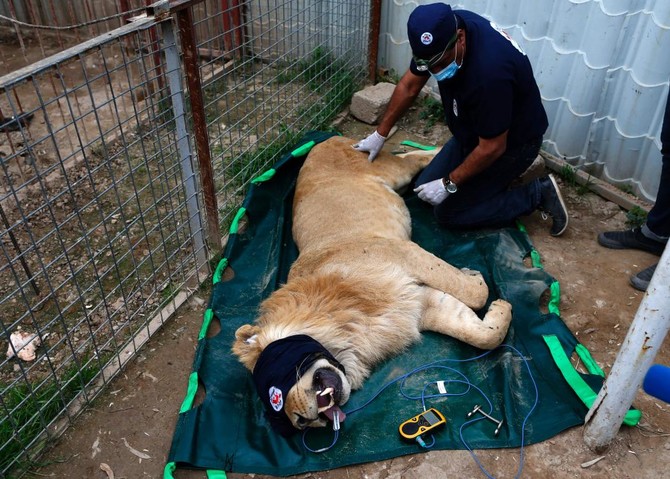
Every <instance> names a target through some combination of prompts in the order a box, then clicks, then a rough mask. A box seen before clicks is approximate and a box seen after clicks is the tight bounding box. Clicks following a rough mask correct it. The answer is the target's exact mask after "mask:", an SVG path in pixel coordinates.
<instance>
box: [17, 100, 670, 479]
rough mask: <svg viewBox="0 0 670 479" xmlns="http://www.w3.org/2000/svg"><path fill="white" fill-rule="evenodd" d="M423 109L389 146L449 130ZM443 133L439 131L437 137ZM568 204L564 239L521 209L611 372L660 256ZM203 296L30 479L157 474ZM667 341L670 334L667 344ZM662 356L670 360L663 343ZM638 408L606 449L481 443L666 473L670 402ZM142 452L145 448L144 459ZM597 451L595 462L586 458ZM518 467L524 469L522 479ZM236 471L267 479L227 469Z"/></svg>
mask: <svg viewBox="0 0 670 479" xmlns="http://www.w3.org/2000/svg"><path fill="white" fill-rule="evenodd" d="M421 125H422V123H421V122H420V121H418V120H417V110H414V111H413V112H411V114H410V115H408V117H407V118H406V119H403V120H401V122H399V126H400V129H399V131H398V132H397V133H396V134H395V135H394V136H393V137H392V138H391V139H390V140H389V141H388V142H387V145H386V148H387V149H389V150H391V151H394V150H399V149H400V147H399V146H398V143H399V142H400V141H401V140H405V139H412V140H414V141H418V142H421V143H424V144H440V143H442V141H443V140H442V139H443V138H444V136H445V134H446V130H445V127H443V126H436V127H434V128H432V129H430V130H429V131H424V129H423V127H422V126H421ZM340 129H341V131H343V133H344V134H345V135H346V136H350V137H352V138H359V137H363V136H364V135H366V134H368V133H369V132H371V131H372V127H371V126H369V125H365V124H361V123H359V122H356V121H353V120H352V119H351V118H347V119H345V121H344V122H343V123H342V124H341V125H340ZM441 138H442V139H441ZM562 191H563V194H564V197H565V199H566V202H567V205H568V208H569V210H570V214H571V217H570V226H569V229H568V231H567V232H566V234H565V235H564V236H562V237H560V238H554V237H551V236H550V235H549V223H547V222H544V221H543V220H542V219H541V217H540V215H539V214H538V213H534V214H533V215H531V216H529V217H526V218H522V220H523V223H524V224H525V225H526V228H527V230H528V233H529V235H530V237H531V239H532V241H533V243H534V245H535V248H536V249H537V250H538V252H539V253H540V255H541V257H542V262H543V264H544V267H545V269H546V271H547V272H549V273H550V274H551V275H552V276H554V277H555V278H557V279H558V280H559V281H560V283H561V304H560V310H561V313H562V317H563V319H564V321H565V322H566V323H567V325H568V326H569V327H570V329H571V330H572V331H573V332H574V333H575V334H576V335H577V337H578V338H579V339H580V340H581V342H582V343H583V344H584V345H585V346H586V347H587V348H588V349H589V350H590V351H591V353H592V354H593V356H594V358H595V359H596V360H597V362H598V363H599V364H600V366H601V367H602V368H603V369H604V370H605V371H606V372H609V370H610V369H611V366H612V364H613V363H614V360H615V357H616V355H617V352H618V350H619V347H620V346H621V343H622V341H623V340H624V337H625V335H626V333H627V330H628V328H629V326H630V324H631V322H632V320H633V318H634V316H635V313H636V311H637V308H638V306H639V304H640V302H641V300H642V298H643V294H642V293H639V292H637V291H636V290H634V289H633V288H632V287H630V286H629V284H628V277H629V276H630V275H631V274H634V273H635V272H637V271H639V270H640V269H642V268H645V267H647V266H648V265H650V264H652V262H654V261H656V260H657V258H656V257H654V256H652V255H650V254H647V253H644V252H639V251H626V250H622V251H614V250H608V249H605V248H603V247H600V246H599V245H598V244H597V242H596V236H597V233H598V232H600V231H604V230H611V229H620V228H623V227H625V226H626V225H625V220H626V216H625V214H624V212H623V211H622V210H621V209H620V208H619V207H618V206H617V205H615V204H614V203H610V202H608V201H606V200H603V199H602V198H600V197H598V196H596V195H594V194H592V193H586V194H584V193H581V192H579V191H578V190H577V189H576V188H575V187H568V185H565V184H564V185H563V190H562ZM200 299H202V300H205V301H197V298H195V299H194V300H193V301H191V302H190V304H189V305H188V306H186V307H183V308H181V309H180V310H179V312H178V314H177V316H176V317H175V318H174V319H173V320H172V321H171V322H170V323H169V324H168V325H167V326H166V327H164V329H163V330H162V331H161V332H160V333H159V334H157V335H156V336H155V337H154V338H153V339H152V340H151V341H150V342H149V344H148V346H146V347H145V349H144V350H143V351H142V353H141V355H140V357H138V358H137V360H135V361H134V362H133V363H132V364H131V365H130V366H129V367H128V368H127V369H126V370H125V372H124V373H123V374H122V375H120V376H119V377H118V378H117V379H115V380H114V381H113V383H112V384H111V385H110V387H109V388H108V390H107V392H105V393H104V394H103V395H102V396H101V397H100V398H98V399H97V400H96V401H95V403H94V407H93V408H91V409H89V410H88V411H87V412H85V413H84V414H83V415H82V416H81V417H79V418H78V419H77V420H76V422H75V424H74V425H73V426H72V427H71V428H70V429H69V430H68V431H67V432H66V433H65V435H64V436H63V437H62V438H61V439H60V441H58V443H57V444H56V445H55V447H54V448H53V449H52V450H51V451H49V452H48V454H47V455H46V456H45V457H44V458H43V464H44V465H43V467H39V468H36V469H34V470H33V471H32V473H31V474H29V476H28V477H34V478H42V477H54V478H88V479H95V478H101V479H104V478H108V477H111V476H109V475H108V472H105V471H104V470H102V469H101V464H106V465H107V466H108V467H109V470H111V471H113V474H114V477H115V478H116V479H121V478H129V479H130V478H133V479H134V478H159V477H162V476H163V467H164V465H165V462H166V458H167V454H168V451H169V447H170V442H171V439H172V434H173V431H174V426H175V423H176V420H177V412H178V410H179V407H180V404H181V401H182V400H183V398H184V395H185V392H186V386H187V378H188V374H189V373H190V371H191V365H192V361H193V354H194V351H195V348H196V338H197V334H198V330H199V328H200V324H201V321H202V315H203V312H204V309H205V307H206V300H207V298H205V297H202V298H200ZM666 343H667V341H666ZM656 362H658V363H661V364H670V351H669V350H668V348H667V346H666V347H664V348H662V350H661V351H659V353H658V356H657V358H656ZM634 406H635V407H637V408H638V409H640V410H641V411H642V412H643V418H642V422H641V424H640V425H639V426H638V427H634V428H629V427H624V428H622V429H621V430H620V431H619V433H618V435H617V436H616V438H615V440H614V441H613V442H612V444H611V446H610V448H609V449H608V450H607V451H606V452H604V453H602V454H596V453H595V452H593V451H590V450H589V449H588V448H587V447H586V445H585V444H584V442H583V438H582V435H583V429H582V428H580V427H576V428H573V429H571V430H568V431H565V432H564V433H562V434H559V435H558V436H556V437H554V438H552V439H550V440H547V441H545V442H543V443H540V444H536V445H532V446H528V447H526V448H525V449H524V451H523V452H524V455H525V456H524V457H523V463H521V461H522V456H521V451H520V450H519V449H498V450H483V451H475V452H476V456H477V460H478V461H480V462H481V464H482V465H483V467H485V468H486V470H487V471H488V474H489V475H490V476H493V477H498V478H511V477H528V478H532V477H547V476H550V475H551V476H552V477H553V478H554V479H562V478H572V477H584V478H600V477H616V478H652V477H653V478H660V477H670V472H668V464H670V438H669V436H670V405H669V404H666V403H663V402H661V401H659V400H657V399H654V398H652V397H650V396H648V395H646V394H645V393H644V392H642V391H640V392H639V394H638V395H637V397H636V400H635V403H634ZM138 454H140V455H142V454H144V455H146V456H148V457H146V458H144V459H141V458H139V457H138ZM597 458H602V459H601V460H600V461H598V462H596V463H595V464H592V465H590V466H589V465H588V464H587V463H588V462H589V461H592V460H594V459H597ZM520 465H522V470H521V474H520V476H517V473H518V471H519V468H520ZM452 475H458V476H457V477H473V478H474V477H485V474H484V473H483V472H482V470H480V468H479V466H478V465H477V463H476V461H475V459H474V458H473V457H472V456H471V455H470V454H469V453H468V452H467V451H430V452H427V453H418V454H416V455H410V456H404V457H399V458H395V459H392V460H388V461H382V462H375V463H369V464H363V465H358V466H351V467H345V468H340V469H336V470H332V471H324V472H318V473H309V474H303V475H300V476H297V477H314V478H323V479H345V478H347V479H348V478H366V479H382V478H414V477H449V476H452ZM175 477H177V478H204V477H206V476H205V473H204V472H195V471H177V473H176V475H175ZM228 477H229V478H231V479H241V478H247V477H256V478H259V477H265V476H260V475H253V474H232V473H231V474H228Z"/></svg>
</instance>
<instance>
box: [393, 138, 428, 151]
mask: <svg viewBox="0 0 670 479" xmlns="http://www.w3.org/2000/svg"><path fill="white" fill-rule="evenodd" d="M400 144H401V145H406V146H411V147H412V148H418V149H419V150H424V151H430V150H435V149H436V148H437V146H430V145H422V144H421V143H417V142H415V141H411V140H403V141H401V142H400Z"/></svg>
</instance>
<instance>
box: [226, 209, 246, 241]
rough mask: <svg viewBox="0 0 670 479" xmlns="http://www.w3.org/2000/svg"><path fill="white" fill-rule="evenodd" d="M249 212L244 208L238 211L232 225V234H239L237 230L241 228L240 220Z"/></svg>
mask: <svg viewBox="0 0 670 479" xmlns="http://www.w3.org/2000/svg"><path fill="white" fill-rule="evenodd" d="M246 212H247V209H246V208H245V207H244V206H242V207H241V208H240V209H239V210H237V214H236V215H235V218H233V222H232V223H230V229H229V231H230V234H231V235H234V234H235V233H237V229H238V228H239V227H240V220H241V219H242V217H243V216H244V213H246Z"/></svg>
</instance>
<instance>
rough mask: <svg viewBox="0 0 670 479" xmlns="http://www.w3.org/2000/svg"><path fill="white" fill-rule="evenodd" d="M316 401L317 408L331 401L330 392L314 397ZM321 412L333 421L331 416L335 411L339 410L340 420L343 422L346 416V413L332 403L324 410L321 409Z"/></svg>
mask: <svg viewBox="0 0 670 479" xmlns="http://www.w3.org/2000/svg"><path fill="white" fill-rule="evenodd" d="M316 402H317V404H318V405H319V408H322V407H324V406H328V405H329V404H330V402H331V396H330V394H326V395H325V396H318V395H317V397H316ZM321 412H322V413H323V414H325V415H326V417H327V418H328V419H330V420H331V421H333V417H334V416H335V412H339V415H340V422H344V419H345V418H346V417H347V415H346V414H345V413H344V411H342V409H340V407H339V406H338V405H336V404H335V405H333V406H332V407H330V408H328V409H326V410H325V411H321Z"/></svg>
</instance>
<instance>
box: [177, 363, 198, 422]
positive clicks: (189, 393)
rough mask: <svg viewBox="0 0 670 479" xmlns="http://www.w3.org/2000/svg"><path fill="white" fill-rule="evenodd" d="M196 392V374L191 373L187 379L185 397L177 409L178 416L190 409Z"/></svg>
mask: <svg viewBox="0 0 670 479" xmlns="http://www.w3.org/2000/svg"><path fill="white" fill-rule="evenodd" d="M196 392H198V373H197V372H192V373H191V375H190V376H189V377H188V387H187V388H186V397H185V398H184V401H183V402H182V403H181V407H180V408H179V414H181V413H184V412H186V411H188V410H190V409H191V407H192V406H193V400H194V399H195V393H196Z"/></svg>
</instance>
